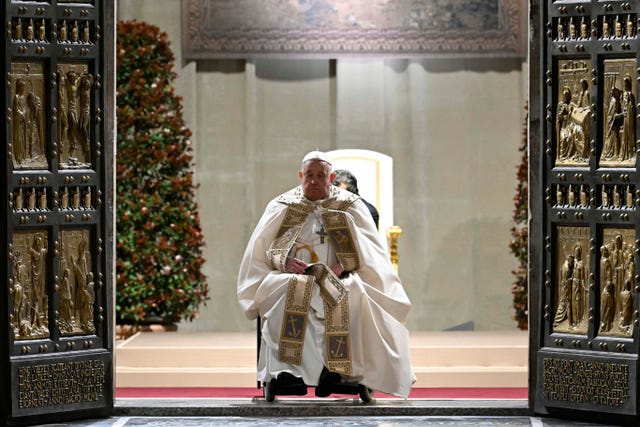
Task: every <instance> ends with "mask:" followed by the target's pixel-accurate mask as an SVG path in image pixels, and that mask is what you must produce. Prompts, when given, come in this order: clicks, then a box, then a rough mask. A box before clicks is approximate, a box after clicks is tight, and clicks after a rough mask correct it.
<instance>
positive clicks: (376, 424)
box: [43, 416, 604, 427]
mask: <svg viewBox="0 0 640 427" xmlns="http://www.w3.org/2000/svg"><path fill="white" fill-rule="evenodd" d="M44 426H45V425H43V427H44ZM46 426H47V427H67V426H69V427H71V426H73V427H75V426H91V427H151V426H158V427H204V426H232V427H241V426H259V427H275V426H308V427H325V426H342V427H364V426H367V427H395V426H403V427H405V426H406V427H409V426H444V427H447V426H451V427H453V426H456V427H485V426H486V427H573V426H575V427H578V426H583V427H604V425H602V424H591V423H580V422H571V421H565V420H555V419H546V418H545V419H541V418H534V417H473V416H469V417H467V416H423V417H286V418H282V417H277V418H275V417H260V418H258V417H175V418H174V417H113V418H108V419H103V420H84V421H75V422H70V423H57V424H46Z"/></svg>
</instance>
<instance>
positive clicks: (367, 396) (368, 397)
mask: <svg viewBox="0 0 640 427" xmlns="http://www.w3.org/2000/svg"><path fill="white" fill-rule="evenodd" d="M261 326H262V320H261V318H260V316H258V318H257V319H256V329H257V334H256V336H257V360H256V366H258V363H259V359H260V346H261V345H262V327H261ZM283 376H284V378H282V379H281V377H283ZM323 379H324V380H325V381H323ZM307 387H308V386H307V385H306V384H304V382H303V381H302V379H300V378H295V377H294V376H293V375H291V374H287V373H282V374H280V375H278V378H276V379H275V380H274V379H272V380H271V381H268V382H265V381H260V380H258V389H262V396H263V397H264V399H265V400H266V401H267V402H273V401H274V400H275V398H276V396H306V394H307ZM374 393H375V392H374V390H372V389H370V388H368V387H366V386H363V385H362V384H356V383H348V382H345V381H344V380H341V378H340V375H339V374H337V373H335V372H330V371H328V370H327V369H326V368H324V369H323V371H322V374H321V375H320V384H318V386H317V387H316V396H318V397H328V396H330V395H331V394H353V395H358V396H359V397H360V400H362V401H363V402H364V403H371V402H374V401H375V398H374Z"/></svg>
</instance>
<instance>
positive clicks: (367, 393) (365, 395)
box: [358, 386, 374, 403]
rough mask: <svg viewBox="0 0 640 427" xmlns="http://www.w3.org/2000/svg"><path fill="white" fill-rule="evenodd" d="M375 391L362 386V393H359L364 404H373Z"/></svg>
mask: <svg viewBox="0 0 640 427" xmlns="http://www.w3.org/2000/svg"><path fill="white" fill-rule="evenodd" d="M373 393H374V391H373V389H370V388H369V387H365V386H360V391H359V392H358V395H359V396H360V399H361V400H362V401H363V402H364V403H371V402H372V401H373V400H374V399H373Z"/></svg>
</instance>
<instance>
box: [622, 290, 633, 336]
mask: <svg viewBox="0 0 640 427" xmlns="http://www.w3.org/2000/svg"><path fill="white" fill-rule="evenodd" d="M620 303H621V306H622V307H621V309H620V324H619V329H620V331H622V332H623V333H625V334H626V335H631V331H632V325H633V323H632V322H633V294H632V293H631V279H627V280H625V281H624V287H623V289H622V291H620Z"/></svg>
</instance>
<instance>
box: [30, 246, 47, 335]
mask: <svg viewBox="0 0 640 427" xmlns="http://www.w3.org/2000/svg"><path fill="white" fill-rule="evenodd" d="M47 252H48V249H47V247H46V242H45V241H44V239H43V238H42V236H39V235H38V236H35V238H34V241H33V246H32V247H31V248H30V249H29V256H30V257H31V283H32V284H33V291H34V292H33V297H34V306H35V307H37V310H36V311H37V313H36V314H38V315H40V310H42V309H43V308H44V307H45V305H46V304H45V299H46V298H47V297H46V294H45V293H46V289H45V277H44V276H45V274H46V262H47ZM38 317H40V316H38ZM35 323H37V322H34V324H35ZM37 326H42V325H37Z"/></svg>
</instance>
